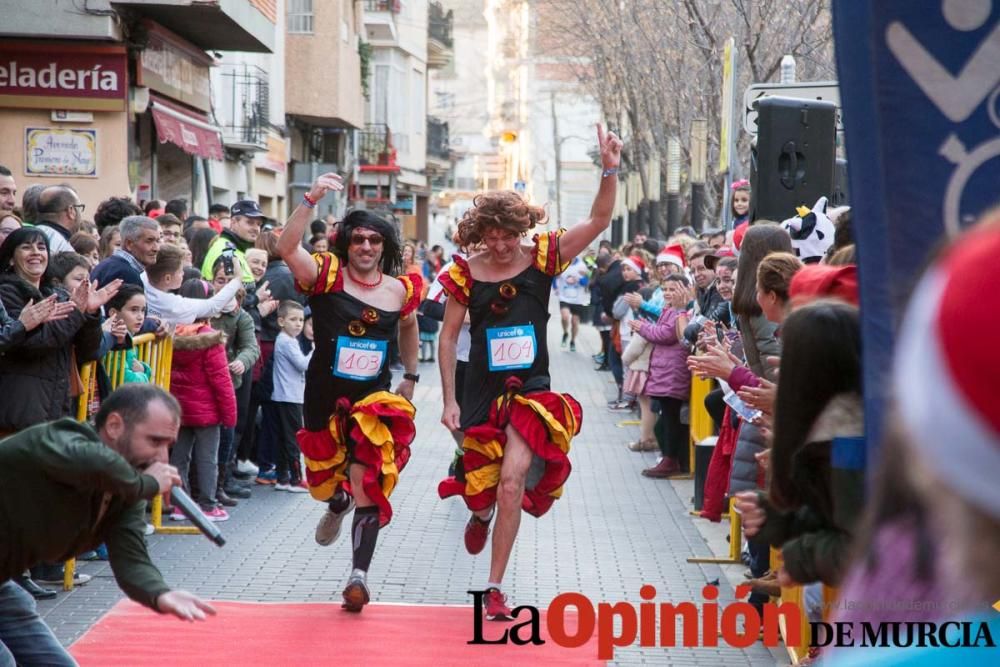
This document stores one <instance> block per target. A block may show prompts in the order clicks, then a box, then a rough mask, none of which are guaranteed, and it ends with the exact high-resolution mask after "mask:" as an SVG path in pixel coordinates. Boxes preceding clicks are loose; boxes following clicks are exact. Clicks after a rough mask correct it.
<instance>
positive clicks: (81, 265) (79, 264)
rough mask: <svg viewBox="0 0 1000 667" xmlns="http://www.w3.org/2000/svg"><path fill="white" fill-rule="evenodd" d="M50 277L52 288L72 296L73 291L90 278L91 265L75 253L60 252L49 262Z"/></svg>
mask: <svg viewBox="0 0 1000 667" xmlns="http://www.w3.org/2000/svg"><path fill="white" fill-rule="evenodd" d="M49 277H50V278H51V280H52V286H53V287H56V288H61V289H63V290H65V291H66V292H67V293H68V294H72V293H73V290H75V289H76V288H77V287H79V286H80V284H81V283H83V281H85V280H86V279H87V278H89V277H90V263H89V262H88V261H87V258H86V257H84V256H83V255H79V254H77V253H75V252H60V253H56V254H54V255H52V258H51V259H50V260H49Z"/></svg>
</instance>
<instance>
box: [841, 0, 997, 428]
mask: <svg viewBox="0 0 1000 667" xmlns="http://www.w3.org/2000/svg"><path fill="white" fill-rule="evenodd" d="M833 24H834V36H835V44H836V53H837V69H838V77H839V81H840V92H841V103H842V108H843V114H844V127H845V130H846V132H845V138H846V142H847V157H848V169H849V178H850V187H851V190H850V192H851V205H852V222H853V227H854V234H855V238H856V239H857V254H858V273H859V278H860V292H861V312H862V329H863V331H862V333H863V338H864V364H865V408H866V417H865V422H866V424H867V436H868V437H867V440H868V442H869V443H871V444H870V446H877V445H878V437H879V435H880V431H881V426H882V424H881V419H882V415H883V411H882V408H881V406H882V399H883V396H884V395H885V392H886V390H887V388H888V386H887V385H888V382H887V376H886V371H887V370H888V368H889V365H890V363H891V358H892V342H893V336H894V331H895V328H896V326H897V324H898V320H899V318H900V317H901V316H902V309H903V307H904V305H905V303H906V297H907V296H908V294H909V291H910V289H911V288H912V286H913V285H914V283H915V281H916V280H917V279H918V277H919V275H920V272H921V270H922V269H923V267H924V266H925V264H926V263H927V261H928V260H929V259H930V257H931V255H932V253H933V251H934V250H935V249H936V248H938V247H940V246H941V245H942V244H943V243H945V242H946V241H947V240H948V239H949V238H950V237H952V236H954V235H955V234H957V233H959V232H960V231H961V230H962V229H963V228H966V227H968V226H969V225H970V224H972V222H973V221H975V220H976V218H977V217H978V216H979V215H980V214H981V213H983V212H984V211H985V210H987V209H989V208H990V207H992V206H994V205H996V204H997V203H998V201H1000V99H998V98H1000V2H996V3H994V2H992V0H934V1H931V0H878V2H870V1H869V0H835V1H834V3H833Z"/></svg>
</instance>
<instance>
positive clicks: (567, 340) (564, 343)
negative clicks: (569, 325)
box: [562, 333, 569, 347]
mask: <svg viewBox="0 0 1000 667" xmlns="http://www.w3.org/2000/svg"><path fill="white" fill-rule="evenodd" d="M568 342H569V334H568V333H564V334H563V337H562V347H566V343H568Z"/></svg>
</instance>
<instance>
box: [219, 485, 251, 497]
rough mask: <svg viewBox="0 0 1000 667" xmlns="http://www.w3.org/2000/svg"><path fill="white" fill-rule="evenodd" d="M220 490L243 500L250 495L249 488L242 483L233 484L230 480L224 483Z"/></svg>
mask: <svg viewBox="0 0 1000 667" xmlns="http://www.w3.org/2000/svg"><path fill="white" fill-rule="evenodd" d="M222 490H223V491H225V492H226V495H229V496H231V497H233V498H241V499H243V500H246V499H247V498H249V497H250V489H249V488H247V487H245V486H243V485H242V484H235V483H233V482H230V483H229V484H226V485H224V486H223V487H222Z"/></svg>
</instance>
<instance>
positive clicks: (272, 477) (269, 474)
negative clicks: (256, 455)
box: [254, 470, 278, 484]
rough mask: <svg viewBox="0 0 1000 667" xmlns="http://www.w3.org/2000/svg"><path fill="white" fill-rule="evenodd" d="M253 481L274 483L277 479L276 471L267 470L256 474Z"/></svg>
mask: <svg viewBox="0 0 1000 667" xmlns="http://www.w3.org/2000/svg"><path fill="white" fill-rule="evenodd" d="M254 481H255V482H257V483H258V484H274V483H276V482H277V481H278V473H277V471H275V470H268V471H266V472H262V473H260V474H258V475H257V478H256V479H255V480H254Z"/></svg>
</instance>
